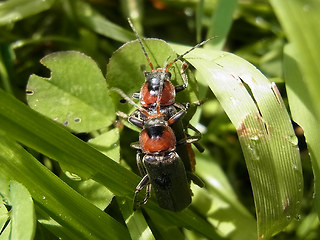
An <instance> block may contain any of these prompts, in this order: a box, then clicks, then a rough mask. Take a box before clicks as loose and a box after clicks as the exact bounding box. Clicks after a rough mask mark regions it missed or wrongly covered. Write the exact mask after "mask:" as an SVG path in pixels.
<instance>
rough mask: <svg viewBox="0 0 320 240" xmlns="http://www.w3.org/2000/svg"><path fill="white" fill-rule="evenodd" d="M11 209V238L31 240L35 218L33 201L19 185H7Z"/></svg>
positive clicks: (34, 227) (14, 183)
mask: <svg viewBox="0 0 320 240" xmlns="http://www.w3.org/2000/svg"><path fill="white" fill-rule="evenodd" d="M9 198H10V205H11V207H12V209H11V214H10V217H11V221H12V223H11V224H12V229H11V238H12V239H26V240H27V239H30V240H32V239H33V236H34V234H35V230H36V216H35V212H34V206H33V201H32V198H31V196H30V193H29V192H28V190H27V189H26V188H25V187H24V186H23V185H22V184H20V183H17V182H11V183H10V185H9Z"/></svg>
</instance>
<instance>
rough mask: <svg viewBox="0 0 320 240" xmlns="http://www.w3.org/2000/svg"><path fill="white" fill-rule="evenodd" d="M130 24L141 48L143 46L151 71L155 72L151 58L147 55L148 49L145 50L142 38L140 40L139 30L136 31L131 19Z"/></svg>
mask: <svg viewBox="0 0 320 240" xmlns="http://www.w3.org/2000/svg"><path fill="white" fill-rule="evenodd" d="M128 22H129V25H130V27H131V29H132V31H133V32H134V33H135V34H136V37H137V39H138V41H139V43H140V46H141V48H142V51H143V53H144V56H145V57H146V59H147V61H148V64H149V66H150V67H151V70H153V69H154V68H153V65H152V63H151V61H150V58H149V56H148V54H147V51H146V49H145V48H144V46H143V44H142V40H141V38H140V36H139V34H138V32H137V30H136V29H135V27H134V26H133V24H132V22H131V20H130V18H128Z"/></svg>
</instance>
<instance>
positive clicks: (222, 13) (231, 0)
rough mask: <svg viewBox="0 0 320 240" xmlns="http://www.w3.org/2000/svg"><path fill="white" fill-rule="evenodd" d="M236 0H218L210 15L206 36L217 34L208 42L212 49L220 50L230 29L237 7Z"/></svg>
mask: <svg viewBox="0 0 320 240" xmlns="http://www.w3.org/2000/svg"><path fill="white" fill-rule="evenodd" d="M237 2H238V1H237V0H219V1H217V6H216V8H215V9H214V13H213V15H212V19H211V24H210V27H209V31H208V36H207V37H208V38H209V37H212V36H217V39H215V40H214V41H211V42H209V43H208V45H211V46H213V47H214V48H213V49H216V50H222V49H223V47H224V45H225V43H226V40H227V37H228V33H229V31H230V28H231V25H232V22H233V14H234V11H235V10H236V7H237Z"/></svg>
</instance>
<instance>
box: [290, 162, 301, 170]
mask: <svg viewBox="0 0 320 240" xmlns="http://www.w3.org/2000/svg"><path fill="white" fill-rule="evenodd" d="M292 167H293V170H295V171H298V170H299V167H298V165H297V164H295V163H293V164H292Z"/></svg>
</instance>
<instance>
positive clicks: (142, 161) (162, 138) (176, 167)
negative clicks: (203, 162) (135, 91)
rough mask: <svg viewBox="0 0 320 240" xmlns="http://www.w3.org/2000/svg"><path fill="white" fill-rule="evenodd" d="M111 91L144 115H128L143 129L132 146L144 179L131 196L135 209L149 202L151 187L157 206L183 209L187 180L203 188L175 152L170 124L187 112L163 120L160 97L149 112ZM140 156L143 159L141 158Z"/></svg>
mask: <svg viewBox="0 0 320 240" xmlns="http://www.w3.org/2000/svg"><path fill="white" fill-rule="evenodd" d="M111 90H113V91H116V92H118V93H119V94H120V95H121V96H122V97H123V98H124V99H125V100H127V101H128V102H129V103H131V104H132V105H134V106H135V107H136V108H137V109H138V110H139V112H140V113H143V114H144V116H145V118H138V117H134V116H131V122H133V123H134V124H135V125H136V126H138V127H140V128H142V131H141V132H140V134H139V142H138V143H133V144H131V146H132V147H133V148H135V149H137V155H136V161H137V165H138V169H139V171H140V174H141V175H142V176H143V178H142V180H141V181H140V183H139V184H138V186H137V187H136V191H135V194H134V209H138V208H139V207H140V206H141V205H143V204H145V203H146V202H147V201H148V199H149V198H150V196H151V187H153V189H154V192H155V195H156V199H157V201H158V204H159V206H160V207H162V208H164V209H168V210H171V211H181V210H183V209H185V208H186V207H188V206H189V205H190V203H191V197H192V191H191V189H190V181H191V180H193V181H194V183H196V184H197V185H199V186H200V187H203V183H202V181H201V180H200V179H199V178H198V177H197V176H196V175H194V174H193V173H192V172H190V171H188V172H187V171H186V169H185V166H184V163H183V162H182V160H181V158H180V157H179V155H178V153H177V152H176V151H175V150H176V145H177V142H176V137H175V133H174V131H173V130H172V128H171V127H170V125H172V124H174V123H175V122H176V121H179V120H180V119H181V118H182V117H183V116H184V115H185V113H186V112H185V111H182V110H181V111H178V112H177V113H175V114H174V115H173V116H171V117H170V118H169V119H168V120H166V119H165V116H164V114H163V113H162V112H161V108H160V97H158V99H157V101H156V103H157V105H156V107H155V111H152V112H148V111H147V110H146V109H145V108H142V107H140V106H138V105H137V104H136V103H135V102H133V101H132V99H130V98H129V97H128V96H126V95H125V93H123V92H122V91H121V90H120V89H116V88H113V89H111ZM142 154H143V155H144V156H143V157H141V156H142ZM143 188H146V195H145V198H144V199H143V201H141V202H140V201H138V194H139V192H140V191H141V190H142V189H143Z"/></svg>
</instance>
